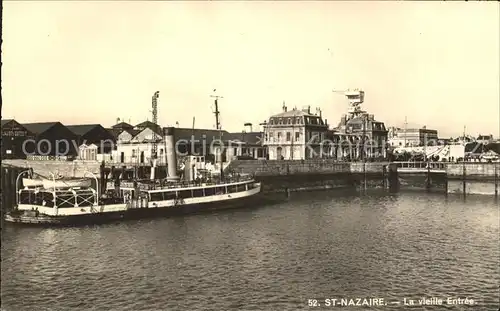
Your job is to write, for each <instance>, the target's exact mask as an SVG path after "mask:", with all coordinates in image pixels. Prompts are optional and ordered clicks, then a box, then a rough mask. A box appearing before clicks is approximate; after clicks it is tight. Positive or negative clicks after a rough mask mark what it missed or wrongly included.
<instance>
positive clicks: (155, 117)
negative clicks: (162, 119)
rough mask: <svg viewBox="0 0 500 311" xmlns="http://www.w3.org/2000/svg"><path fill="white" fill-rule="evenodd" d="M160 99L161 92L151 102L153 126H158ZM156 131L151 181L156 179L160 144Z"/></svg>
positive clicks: (152, 154)
mask: <svg viewBox="0 0 500 311" xmlns="http://www.w3.org/2000/svg"><path fill="white" fill-rule="evenodd" d="M159 97H160V91H156V92H155V93H154V94H153V98H152V100H151V106H152V108H153V110H152V114H153V120H152V121H153V123H154V125H153V126H155V127H156V126H158V98H159ZM155 132H156V131H153V144H152V146H151V147H152V148H151V162H152V163H151V180H154V179H155V172H156V160H157V159H158V144H157V141H156V138H157V137H156V135H155V134H154V133H155Z"/></svg>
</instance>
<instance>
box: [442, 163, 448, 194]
mask: <svg viewBox="0 0 500 311" xmlns="http://www.w3.org/2000/svg"><path fill="white" fill-rule="evenodd" d="M443 167H444V171H445V176H444V191H445V194H446V195H448V165H443Z"/></svg>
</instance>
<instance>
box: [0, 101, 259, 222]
mask: <svg viewBox="0 0 500 311" xmlns="http://www.w3.org/2000/svg"><path fill="white" fill-rule="evenodd" d="M157 93H158V92H157ZM157 93H155V95H154V96H153V104H154V103H155V100H156V99H157V98H158V94H157ZM214 97H215V107H216V111H215V116H216V124H217V128H218V129H219V134H220V135H221V132H220V129H221V127H220V123H219V120H218V115H219V111H218V105H217V99H218V97H217V96H214ZM153 106H154V105H153ZM173 131H174V128H173V127H170V128H166V131H165V147H166V151H167V152H166V154H167V164H168V166H167V167H168V177H167V178H166V179H163V180H157V179H155V178H154V172H155V168H156V161H155V159H154V158H153V162H152V170H151V171H152V178H151V179H150V180H143V181H141V180H132V181H131V182H122V181H121V180H120V178H119V177H116V178H115V181H114V185H113V187H109V188H114V189H109V190H107V188H108V187H107V184H106V183H105V182H104V180H101V183H99V180H98V179H97V177H95V176H94V179H95V187H92V186H91V185H90V184H89V183H87V180H81V181H78V180H74V179H72V180H70V181H63V180H55V179H54V178H53V180H52V181H50V180H42V181H40V178H36V179H35V178H33V177H34V174H33V171H32V170H27V171H24V172H21V174H19V176H18V177H17V180H16V206H15V207H14V209H13V210H12V211H10V212H9V213H7V214H6V215H5V220H6V221H7V222H12V223H20V224H38V225H76V224H97V223H103V222H109V221H113V220H120V219H138V218H145V217H151V216H160V215H162V216H163V215H175V214H187V213H194V212H202V211H209V210H215V209H226V208H234V207H241V206H249V205H255V203H256V202H257V201H258V200H260V199H259V196H258V194H259V193H260V191H261V184H260V183H259V182H256V181H255V180H254V178H253V177H251V176H249V175H237V176H227V177H226V176H224V175H225V174H224V173H223V170H222V163H220V164H221V165H220V166H221V171H220V174H219V175H218V176H214V175H216V174H206V175H205V176H202V178H196V179H193V178H188V179H187V180H181V179H180V178H179V177H178V175H177V167H178V166H177V154H176V150H175V143H174V133H173ZM221 161H222V157H221ZM27 173H30V177H31V178H24V179H23V183H22V184H23V187H22V189H19V188H20V187H19V184H20V178H21V177H22V176H24V174H27ZM91 175H92V174H91ZM191 176H192V175H191Z"/></svg>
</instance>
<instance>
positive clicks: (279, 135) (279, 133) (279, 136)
mask: <svg viewBox="0 0 500 311" xmlns="http://www.w3.org/2000/svg"><path fill="white" fill-rule="evenodd" d="M280 140H281V132H278V141H280Z"/></svg>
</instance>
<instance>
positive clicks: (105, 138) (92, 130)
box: [66, 124, 116, 155]
mask: <svg viewBox="0 0 500 311" xmlns="http://www.w3.org/2000/svg"><path fill="white" fill-rule="evenodd" d="M66 127H67V128H68V129H69V130H70V131H71V132H73V133H74V134H75V135H77V136H78V145H79V146H82V145H85V146H87V147H88V146H90V145H92V144H93V145H95V146H96V147H97V151H96V152H97V153H99V154H111V151H112V150H113V149H114V148H115V143H116V138H115V137H114V136H113V135H112V134H111V133H110V132H109V131H108V130H107V129H105V128H104V127H103V126H102V125H100V124H79V125H67V126H66ZM79 155H80V153H79Z"/></svg>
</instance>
